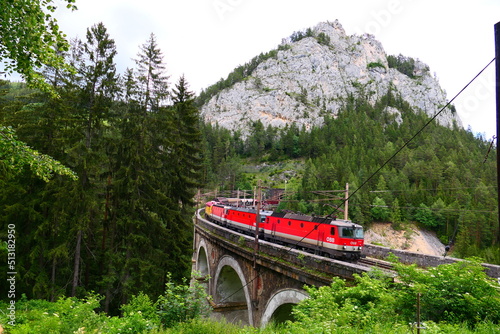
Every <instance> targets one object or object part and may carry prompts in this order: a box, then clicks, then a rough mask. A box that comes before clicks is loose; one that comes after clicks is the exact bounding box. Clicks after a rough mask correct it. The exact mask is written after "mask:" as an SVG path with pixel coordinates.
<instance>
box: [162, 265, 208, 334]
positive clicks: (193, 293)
mask: <svg viewBox="0 0 500 334" xmlns="http://www.w3.org/2000/svg"><path fill="white" fill-rule="evenodd" d="M167 280H168V282H167V284H166V289H165V294H164V295H163V296H160V297H159V298H158V301H157V302H156V307H157V309H158V315H159V318H160V321H161V323H162V324H163V325H164V326H165V327H172V326H173V325H175V324H176V323H179V322H185V321H188V320H190V319H194V318H197V317H199V316H204V315H208V313H209V311H210V306H209V305H208V303H207V294H206V292H205V288H204V287H203V286H202V285H201V284H199V283H198V281H197V280H196V279H194V280H193V282H192V283H191V286H190V285H188V284H187V282H186V279H185V278H184V279H183V284H180V285H176V284H174V283H173V282H172V275H171V274H170V273H169V274H168V276H167Z"/></svg>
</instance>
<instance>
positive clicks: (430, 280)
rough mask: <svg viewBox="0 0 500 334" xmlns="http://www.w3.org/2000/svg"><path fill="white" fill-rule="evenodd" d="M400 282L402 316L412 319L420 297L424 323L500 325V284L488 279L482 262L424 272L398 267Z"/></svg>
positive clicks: (468, 262)
mask: <svg viewBox="0 0 500 334" xmlns="http://www.w3.org/2000/svg"><path fill="white" fill-rule="evenodd" d="M396 270H397V271H398V274H399V280H401V282H402V283H403V285H402V289H401V291H399V301H398V303H399V307H398V310H399V313H400V314H401V315H402V316H404V317H406V318H407V319H410V318H411V317H412V316H413V314H414V313H415V310H414V307H413V303H414V302H415V298H416V294H417V293H421V294H422V297H421V312H422V313H421V314H422V317H423V319H426V320H432V321H435V322H438V321H443V322H449V323H462V322H467V323H468V324H469V325H471V326H475V325H476V324H479V323H481V322H483V321H485V320H487V321H491V322H493V323H496V324H499V323H500V290H499V287H500V286H499V283H498V282H497V281H496V280H495V279H493V278H491V277H488V276H487V275H486V274H485V272H484V268H483V267H482V265H481V261H480V260H479V259H477V258H471V259H468V260H466V261H459V262H455V263H453V264H447V265H440V266H438V267H433V268H428V269H427V270H422V269H419V268H417V267H416V266H415V265H411V266H405V265H401V264H396Z"/></svg>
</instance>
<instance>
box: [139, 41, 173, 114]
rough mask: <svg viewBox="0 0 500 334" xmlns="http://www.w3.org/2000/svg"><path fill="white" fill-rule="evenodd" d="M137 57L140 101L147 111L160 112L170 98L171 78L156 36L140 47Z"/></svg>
mask: <svg viewBox="0 0 500 334" xmlns="http://www.w3.org/2000/svg"><path fill="white" fill-rule="evenodd" d="M137 57H138V58H137V59H136V60H135V63H136V66H137V72H138V75H137V83H138V86H139V90H138V93H139V96H138V97H139V98H138V100H139V102H140V104H141V105H142V106H143V107H144V110H145V111H158V109H159V108H160V107H161V106H164V105H165V103H166V102H167V99H168V96H169V91H168V79H169V76H167V75H166V72H165V70H166V66H165V64H164V63H163V53H162V51H161V50H160V49H159V48H158V45H157V43H156V37H155V35H154V34H151V35H150V37H149V39H148V40H147V41H146V43H144V44H143V45H142V46H141V47H140V52H139V53H138V54H137Z"/></svg>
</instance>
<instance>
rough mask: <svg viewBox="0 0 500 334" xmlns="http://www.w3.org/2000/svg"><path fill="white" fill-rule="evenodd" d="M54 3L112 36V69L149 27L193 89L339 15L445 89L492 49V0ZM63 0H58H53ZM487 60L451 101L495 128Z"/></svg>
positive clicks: (170, 65)
mask: <svg viewBox="0 0 500 334" xmlns="http://www.w3.org/2000/svg"><path fill="white" fill-rule="evenodd" d="M76 5H77V7H78V10H77V11H75V12H70V11H68V10H66V9H65V8H60V9H58V10H57V12H56V16H57V18H58V20H59V23H60V27H61V29H62V30H63V31H64V32H65V33H66V34H67V35H68V37H70V38H72V37H79V38H81V39H84V37H85V32H86V29H87V28H89V27H91V26H92V25H94V24H96V23H98V22H103V23H104V25H105V26H106V28H107V29H108V32H109V34H110V36H111V38H113V39H114V40H115V41H116V45H117V50H118V56H117V58H116V61H117V64H118V70H119V72H120V73H123V72H124V70H125V68H127V67H134V62H133V60H132V58H135V57H136V55H137V53H138V51H139V46H140V45H142V44H144V43H145V42H146V40H147V39H148V38H149V36H150V34H151V33H154V34H155V35H156V37H157V41H158V44H159V46H160V48H161V50H162V51H163V54H164V56H165V58H164V60H165V63H166V65H167V69H168V73H169V74H170V75H171V79H170V80H171V83H172V84H173V83H175V82H176V81H177V80H178V78H179V76H180V75H181V74H184V75H185V77H186V79H187V81H188V82H189V83H190V86H191V89H192V90H193V91H195V92H196V93H199V92H200V90H201V89H203V88H206V87H208V86H209V85H211V84H213V83H215V82H216V81H218V80H219V79H220V78H222V77H223V78H225V77H226V76H227V75H228V74H229V72H231V70H233V69H234V68H235V67H237V66H238V65H242V64H244V63H246V62H248V61H249V60H250V59H251V58H253V57H254V56H256V55H258V54H259V53H261V52H267V51H269V50H271V49H274V48H276V47H277V46H278V44H280V42H281V40H282V38H285V37H288V36H290V35H291V34H292V33H293V32H294V31H298V30H302V29H306V28H308V27H313V26H315V25H316V24H317V23H319V22H322V21H334V20H336V19H338V20H339V21H340V23H341V24H342V25H343V27H344V29H345V30H346V33H347V34H349V35H351V34H355V33H356V34H362V33H371V34H373V35H375V37H376V38H377V39H378V40H379V41H380V42H382V45H383V46H384V48H385V51H386V53H387V54H394V55H397V54H399V53H402V54H403V55H405V56H410V57H413V58H418V59H420V60H421V61H423V62H424V63H426V64H428V65H429V66H430V70H431V72H432V73H436V76H437V78H438V79H439V82H440V84H441V86H442V87H443V88H444V89H445V90H446V92H447V95H448V99H451V98H453V96H455V95H456V94H457V93H458V91H459V90H460V89H462V87H464V86H465V84H466V83H467V82H469V81H470V80H471V79H472V78H473V77H474V76H475V75H476V74H477V73H478V72H479V71H480V70H481V69H482V68H483V67H484V66H486V65H487V63H488V62H490V61H491V60H492V59H493V58H494V57H495V47H494V25H495V23H497V22H498V21H500V1H498V0H475V1H471V0H439V1H436V0H351V1H345V0H344V1H339V0H307V1H299V0H176V1H172V0H161V1H159V0H156V1H155V0H77V2H76ZM61 7H62V6H61ZM494 65H495V64H494V63H493V64H492V65H491V66H490V67H489V68H488V70H487V71H486V72H485V73H484V74H483V75H482V76H481V77H480V78H479V79H478V80H477V81H476V82H475V83H474V84H473V85H471V86H470V87H469V88H468V89H467V91H466V92H465V93H464V94H462V95H461V96H460V97H459V98H457V100H456V101H455V102H454V104H455V106H456V107H457V111H458V113H459V115H460V117H461V119H462V121H463V123H464V125H465V127H467V126H469V125H470V126H471V128H472V130H473V131H474V132H475V133H477V132H480V133H483V134H484V135H485V136H486V139H490V138H491V137H492V136H493V135H494V134H496V109H495V68H494Z"/></svg>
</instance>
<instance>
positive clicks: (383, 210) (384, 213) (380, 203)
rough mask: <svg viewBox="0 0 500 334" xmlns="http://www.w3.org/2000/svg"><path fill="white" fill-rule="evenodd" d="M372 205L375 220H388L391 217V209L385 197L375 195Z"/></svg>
mask: <svg viewBox="0 0 500 334" xmlns="http://www.w3.org/2000/svg"><path fill="white" fill-rule="evenodd" d="M372 206H373V207H372V208H371V213H372V218H373V220H376V221H387V220H388V219H389V209H388V208H387V205H386V203H385V201H384V200H383V199H381V198H379V197H375V199H374V200H373V204H372Z"/></svg>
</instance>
